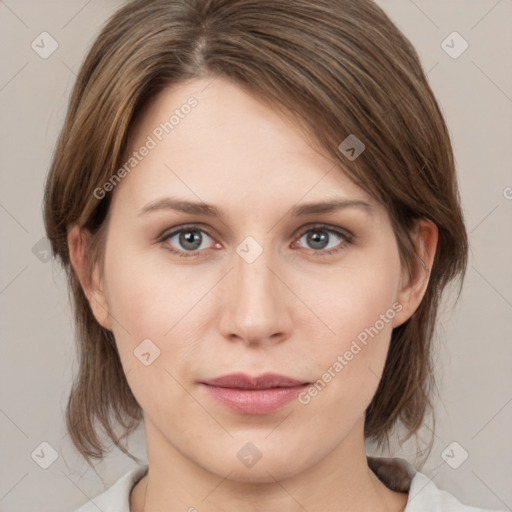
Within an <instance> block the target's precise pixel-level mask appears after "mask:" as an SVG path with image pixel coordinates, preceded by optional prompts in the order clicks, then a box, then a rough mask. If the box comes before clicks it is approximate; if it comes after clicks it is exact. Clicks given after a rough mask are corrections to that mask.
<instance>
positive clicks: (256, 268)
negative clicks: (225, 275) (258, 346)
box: [223, 237, 290, 343]
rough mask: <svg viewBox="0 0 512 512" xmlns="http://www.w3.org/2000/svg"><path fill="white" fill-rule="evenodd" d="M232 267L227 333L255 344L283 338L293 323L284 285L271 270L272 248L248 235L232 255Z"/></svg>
mask: <svg viewBox="0 0 512 512" xmlns="http://www.w3.org/2000/svg"><path fill="white" fill-rule="evenodd" d="M233 266H234V268H233V271H232V272H230V276H231V278H230V281H229V286H228V287H227V290H225V291H226V294H225V296H224V299H225V303H224V317H223V320H224V321H223V331H224V334H225V335H226V336H228V337H231V338H233V337H238V338H242V339H244V340H245V341H246V342H253V343H254V342H256V341H264V340H266V339H270V338H271V337H272V338H273V339H277V338H282V337H283V335H284V334H285V333H286V331H287V330H288V329H289V326H290V322H289V318H288V315H287V310H286V298H285V297H283V294H282V292H283V285H282V283H281V282H280V280H279V279H278V278H277V277H276V276H275V275H274V272H273V271H272V270H271V269H273V267H274V266H275V259H274V258H273V251H272V249H271V248H270V247H265V248H264V247H263V243H259V242H258V241H256V239H254V238H253V237H246V239H244V240H243V241H242V242H241V243H240V244H239V245H238V247H237V248H236V253H235V254H233ZM278 335H279V336H278Z"/></svg>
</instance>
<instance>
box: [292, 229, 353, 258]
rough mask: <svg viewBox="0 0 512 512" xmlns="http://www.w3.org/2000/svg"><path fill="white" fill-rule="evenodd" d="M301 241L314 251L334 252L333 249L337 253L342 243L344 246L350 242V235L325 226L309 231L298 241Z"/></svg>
mask: <svg viewBox="0 0 512 512" xmlns="http://www.w3.org/2000/svg"><path fill="white" fill-rule="evenodd" d="M301 240H302V241H303V243H304V244H306V245H309V249H314V250H316V251H318V252H320V251H325V252H333V249H334V251H335V250H336V248H338V247H339V246H340V243H341V244H342V245H343V246H344V245H345V243H348V242H350V240H349V237H348V235H346V234H344V233H342V232H340V231H337V230H335V229H332V228H327V227H323V226H319V227H314V228H311V229H308V230H307V231H306V232H305V233H304V234H303V235H302V236H301V237H300V238H299V239H298V241H299V242H300V241H301Z"/></svg>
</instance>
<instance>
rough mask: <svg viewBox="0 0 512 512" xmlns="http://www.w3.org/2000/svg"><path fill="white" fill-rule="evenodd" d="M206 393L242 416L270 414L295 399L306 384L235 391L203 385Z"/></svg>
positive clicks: (234, 389)
mask: <svg viewBox="0 0 512 512" xmlns="http://www.w3.org/2000/svg"><path fill="white" fill-rule="evenodd" d="M203 386H204V387H205V388H206V389H207V391H208V392H209V393H210V394H211V395H212V396H213V397H214V398H216V399H217V400H218V401H219V402H221V403H222V404H224V405H225V406H227V407H228V408H230V409H231V410H233V411H235V412H238V413H242V414H255V415H256V414H270V413H273V412H275V411H277V410H279V409H281V407H284V406H285V405H286V404H287V403H289V402H291V401H292V400H293V399H295V398H297V396H298V395H299V394H300V392H301V391H303V390H304V388H305V387H307V386H308V384H304V385H301V386H293V387H287V388H270V389H254V390H249V389H237V388H220V387H218V386H209V385H207V384H203Z"/></svg>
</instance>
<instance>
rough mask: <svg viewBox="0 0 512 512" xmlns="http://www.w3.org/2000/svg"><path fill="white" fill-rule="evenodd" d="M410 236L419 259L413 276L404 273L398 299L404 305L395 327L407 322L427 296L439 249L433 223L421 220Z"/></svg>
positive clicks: (412, 273) (412, 272)
mask: <svg viewBox="0 0 512 512" xmlns="http://www.w3.org/2000/svg"><path fill="white" fill-rule="evenodd" d="M410 236H411V240H412V242H413V244H414V247H415V249H416V254H417V258H416V261H415V262H414V265H413V268H412V271H411V275H409V273H408V271H407V269H403V271H402V277H401V281H400V287H399V290H398V295H397V298H396V300H397V302H399V303H400V304H401V305H402V309H401V311H400V313H398V314H397V315H396V316H395V318H394V319H393V327H398V326H399V325H401V324H403V323H404V322H406V321H407V320H408V319H409V318H410V317H411V316H412V315H413V314H414V312H415V311H416V309H417V308H418V306H419V305H420V303H421V300H422V299H423V296H424V295H425V292H426V290H427V286H428V283H429V280H430V270H431V269H432V265H433V263H434V256H435V253H436V248H437V241H438V229H437V226H436V225H435V224H434V223H433V222H432V221H430V220H427V219H419V220H418V221H417V222H416V225H415V228H414V231H413V232H412V233H411V235H410Z"/></svg>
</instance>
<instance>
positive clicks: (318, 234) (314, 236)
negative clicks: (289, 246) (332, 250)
mask: <svg viewBox="0 0 512 512" xmlns="http://www.w3.org/2000/svg"><path fill="white" fill-rule="evenodd" d="M327 238H328V235H327V233H326V232H325V231H314V232H312V233H311V234H310V236H309V240H308V242H310V243H311V245H312V246H313V247H314V248H315V249H323V248H324V247H325V245H326V244H327Z"/></svg>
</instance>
